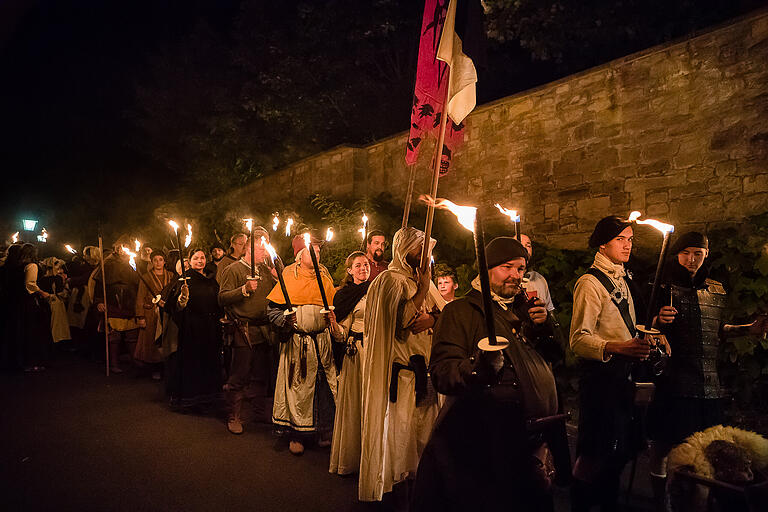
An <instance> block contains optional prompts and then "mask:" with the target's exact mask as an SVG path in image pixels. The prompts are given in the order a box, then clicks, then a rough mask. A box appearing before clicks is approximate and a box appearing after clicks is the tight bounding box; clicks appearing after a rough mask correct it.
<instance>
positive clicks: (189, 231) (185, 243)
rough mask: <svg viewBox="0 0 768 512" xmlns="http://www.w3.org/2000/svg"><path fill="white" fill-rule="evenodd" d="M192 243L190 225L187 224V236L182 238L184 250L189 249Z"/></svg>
mask: <svg viewBox="0 0 768 512" xmlns="http://www.w3.org/2000/svg"><path fill="white" fill-rule="evenodd" d="M191 243H192V224H187V236H186V237H185V238H184V248H187V247H189V244H191Z"/></svg>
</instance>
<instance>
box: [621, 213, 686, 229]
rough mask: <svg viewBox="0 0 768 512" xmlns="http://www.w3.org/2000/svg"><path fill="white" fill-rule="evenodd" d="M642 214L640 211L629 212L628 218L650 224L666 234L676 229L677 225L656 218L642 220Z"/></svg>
mask: <svg viewBox="0 0 768 512" xmlns="http://www.w3.org/2000/svg"><path fill="white" fill-rule="evenodd" d="M641 215H642V213H640V212H638V211H634V212H632V213H630V214H629V219H627V220H628V221H629V222H636V223H638V224H648V225H649V226H651V227H653V228H656V229H658V230H659V231H661V233H662V234H663V235H666V234H667V233H672V232H673V231H674V230H675V226H673V225H672V224H666V223H664V222H661V221H658V220H655V219H645V220H640V216H641Z"/></svg>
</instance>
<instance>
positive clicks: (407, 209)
mask: <svg viewBox="0 0 768 512" xmlns="http://www.w3.org/2000/svg"><path fill="white" fill-rule="evenodd" d="M408 170H409V177H408V192H407V193H406V196H405V205H404V206H403V223H402V224H401V225H400V227H401V228H402V229H405V228H407V227H408V218H409V217H410V215H411V201H412V200H413V185H414V183H415V181H416V164H412V165H409V166H408Z"/></svg>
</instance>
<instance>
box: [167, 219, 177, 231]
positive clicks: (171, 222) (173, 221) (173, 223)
mask: <svg viewBox="0 0 768 512" xmlns="http://www.w3.org/2000/svg"><path fill="white" fill-rule="evenodd" d="M168 224H169V225H170V226H171V227H172V228H173V232H174V233H178V232H179V225H178V224H176V221H175V220H169V221H168Z"/></svg>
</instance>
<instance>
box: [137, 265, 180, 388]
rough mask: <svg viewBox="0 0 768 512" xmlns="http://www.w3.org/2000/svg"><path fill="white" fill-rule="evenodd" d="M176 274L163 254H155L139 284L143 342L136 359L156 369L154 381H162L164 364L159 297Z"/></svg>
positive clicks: (139, 342)
mask: <svg viewBox="0 0 768 512" xmlns="http://www.w3.org/2000/svg"><path fill="white" fill-rule="evenodd" d="M172 278H173V274H171V273H170V272H169V271H167V270H166V269H165V256H164V255H163V253H161V252H152V254H151V257H150V268H149V271H148V272H146V273H142V279H141V280H140V281H139V292H138V293H137V294H136V317H137V318H138V320H139V339H138V342H137V343H136V349H135V351H134V353H133V358H134V359H135V360H136V361H140V362H141V363H143V364H146V365H148V366H149V367H150V368H152V378H153V379H155V380H159V379H160V368H159V363H161V362H162V360H163V355H162V352H161V351H160V347H158V346H157V345H156V344H155V340H156V339H157V332H158V329H157V323H158V321H159V317H160V315H159V313H158V304H157V300H156V297H157V296H158V295H160V293H161V292H162V291H163V288H165V287H166V286H167V285H168V283H170V282H171V279H172Z"/></svg>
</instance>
